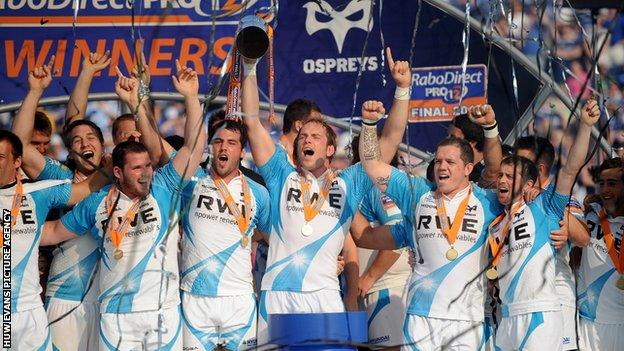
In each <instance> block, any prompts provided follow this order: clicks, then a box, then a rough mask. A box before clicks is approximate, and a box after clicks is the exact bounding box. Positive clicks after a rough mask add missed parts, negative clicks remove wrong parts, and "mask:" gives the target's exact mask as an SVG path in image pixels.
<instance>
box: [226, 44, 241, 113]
mask: <svg viewBox="0 0 624 351" xmlns="http://www.w3.org/2000/svg"><path fill="white" fill-rule="evenodd" d="M242 80H243V67H242V57H241V55H240V53H239V52H238V49H236V45H235V46H234V47H233V48H232V62H230V82H229V86H228V96H227V105H226V110H225V118H226V119H234V120H239V119H240V116H239V115H238V112H239V111H240V96H241V82H242Z"/></svg>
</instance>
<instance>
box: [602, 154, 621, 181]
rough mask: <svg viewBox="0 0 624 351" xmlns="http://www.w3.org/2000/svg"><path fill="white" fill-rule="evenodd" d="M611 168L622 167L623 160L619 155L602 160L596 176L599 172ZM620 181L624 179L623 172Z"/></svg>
mask: <svg viewBox="0 0 624 351" xmlns="http://www.w3.org/2000/svg"><path fill="white" fill-rule="evenodd" d="M613 168H624V162H623V161H622V159H621V158H620V157H613V158H609V159H606V160H604V161H602V163H601V164H600V167H598V174H597V177H596V178H598V177H599V176H600V173H602V172H604V171H606V170H609V169H613ZM622 181H624V172H623V173H622Z"/></svg>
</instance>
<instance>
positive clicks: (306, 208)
mask: <svg viewBox="0 0 624 351" xmlns="http://www.w3.org/2000/svg"><path fill="white" fill-rule="evenodd" d="M300 179H301V177H300ZM333 181H334V172H332V170H331V169H328V170H327V175H326V176H325V179H324V180H323V184H322V185H321V188H320V192H319V196H318V198H317V200H316V203H314V205H312V201H311V200H310V198H311V196H310V182H309V181H308V180H307V178H306V177H305V175H304V177H303V180H301V181H300V184H301V195H302V196H301V197H302V198H303V201H302V202H303V216H304V217H305V220H306V222H310V221H312V219H314V217H316V215H317V214H318V213H319V211H320V210H321V207H323V204H324V203H325V198H326V197H327V195H328V194H329V189H331V186H332V182H333Z"/></svg>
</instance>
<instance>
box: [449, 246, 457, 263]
mask: <svg viewBox="0 0 624 351" xmlns="http://www.w3.org/2000/svg"><path fill="white" fill-rule="evenodd" d="M457 256H458V253H457V250H455V248H454V247H452V246H451V248H450V249H448V251H447V252H446V259H447V260H449V261H453V260H455V259H456V258H457Z"/></svg>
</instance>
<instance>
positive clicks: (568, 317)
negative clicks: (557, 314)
mask: <svg viewBox="0 0 624 351" xmlns="http://www.w3.org/2000/svg"><path fill="white" fill-rule="evenodd" d="M561 315H562V318H563V338H562V339H561V340H562V343H561V347H562V350H566V351H567V350H576V349H578V345H577V343H576V320H577V318H576V308H574V307H570V306H566V305H561Z"/></svg>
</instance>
